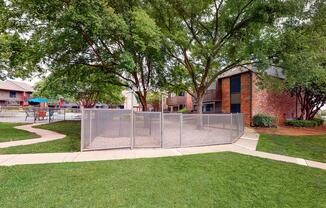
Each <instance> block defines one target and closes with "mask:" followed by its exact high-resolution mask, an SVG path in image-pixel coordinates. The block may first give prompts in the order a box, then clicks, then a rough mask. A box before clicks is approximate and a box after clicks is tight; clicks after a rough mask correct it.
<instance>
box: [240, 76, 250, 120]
mask: <svg viewBox="0 0 326 208" xmlns="http://www.w3.org/2000/svg"><path fill="white" fill-rule="evenodd" d="M250 110H251V109H250V73H249V72H248V73H243V74H241V113H243V115H244V123H245V125H247V126H249V125H250Z"/></svg>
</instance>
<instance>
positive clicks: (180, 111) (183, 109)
mask: <svg viewBox="0 0 326 208" xmlns="http://www.w3.org/2000/svg"><path fill="white" fill-rule="evenodd" d="M188 112H189V111H188V109H187V108H182V109H180V110H178V113H188Z"/></svg>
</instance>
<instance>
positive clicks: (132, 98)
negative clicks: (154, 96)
mask: <svg viewBox="0 0 326 208" xmlns="http://www.w3.org/2000/svg"><path fill="white" fill-rule="evenodd" d="M122 95H123V97H124V104H123V108H124V109H128V110H131V109H134V110H135V111H141V109H142V107H141V104H140V103H139V102H138V100H137V98H136V95H135V93H133V92H131V91H127V90H124V91H122Z"/></svg>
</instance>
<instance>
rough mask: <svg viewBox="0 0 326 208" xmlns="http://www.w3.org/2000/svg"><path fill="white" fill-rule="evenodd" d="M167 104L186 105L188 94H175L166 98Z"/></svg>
mask: <svg viewBox="0 0 326 208" xmlns="http://www.w3.org/2000/svg"><path fill="white" fill-rule="evenodd" d="M166 104H167V105H169V106H177V105H185V104H186V96H174V97H169V98H167V99H166Z"/></svg>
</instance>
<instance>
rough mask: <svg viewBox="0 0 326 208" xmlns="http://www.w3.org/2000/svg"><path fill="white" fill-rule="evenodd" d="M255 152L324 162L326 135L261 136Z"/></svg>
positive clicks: (325, 156) (325, 159) (325, 160)
mask: <svg viewBox="0 0 326 208" xmlns="http://www.w3.org/2000/svg"><path fill="white" fill-rule="evenodd" d="M257 150H258V151H264V152H270V153H275V154H281V155H288V156H292V157H299V158H304V159H308V160H315V161H320V162H326V134H325V135H319V136H284V135H271V134H262V135H260V137H259V142H258V146H257Z"/></svg>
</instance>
